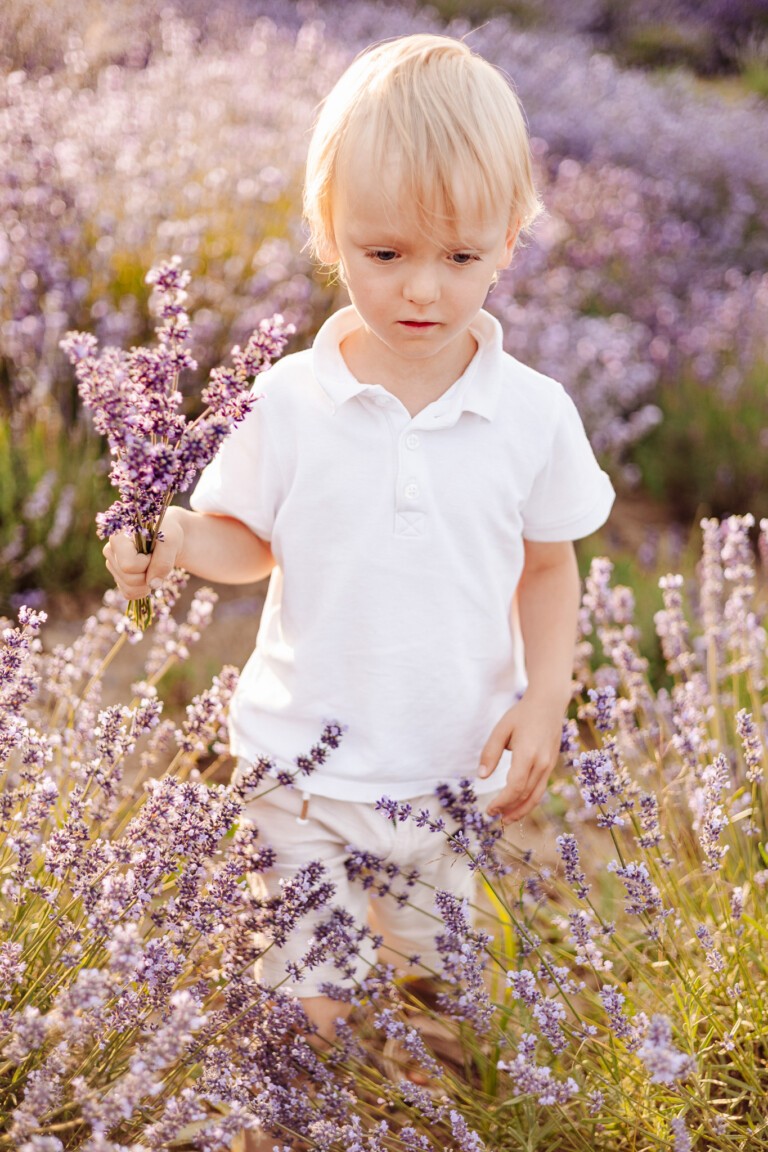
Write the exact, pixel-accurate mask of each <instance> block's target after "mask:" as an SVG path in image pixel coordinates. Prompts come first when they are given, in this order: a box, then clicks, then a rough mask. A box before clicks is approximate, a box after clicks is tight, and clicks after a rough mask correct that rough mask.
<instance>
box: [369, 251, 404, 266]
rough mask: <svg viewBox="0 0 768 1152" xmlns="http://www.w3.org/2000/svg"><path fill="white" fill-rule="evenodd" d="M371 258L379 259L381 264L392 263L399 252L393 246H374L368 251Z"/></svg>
mask: <svg viewBox="0 0 768 1152" xmlns="http://www.w3.org/2000/svg"><path fill="white" fill-rule="evenodd" d="M366 256H368V257H369V258H370V259H371V260H378V261H379V262H380V263H381V264H391V263H392V261H393V260H394V259H396V257H397V252H394V251H393V250H392V249H391V248H373V249H372V250H371V251H370V252H366Z"/></svg>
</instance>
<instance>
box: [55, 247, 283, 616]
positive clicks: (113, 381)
mask: <svg viewBox="0 0 768 1152" xmlns="http://www.w3.org/2000/svg"><path fill="white" fill-rule="evenodd" d="M180 265H181V259H180V257H173V259H171V260H170V261H168V262H166V263H164V264H161V265H160V267H159V268H156V269H153V270H152V271H151V272H149V273H148V275H147V283H149V284H153V285H154V286H155V289H156V297H157V308H158V312H159V317H160V321H161V323H160V324H159V325H158V327H157V329H156V331H157V336H158V344H157V346H156V347H155V348H144V347H140V348H132V349H131V351H130V352H128V353H126V352H123V351H122V350H121V349H119V348H106V349H104V350H102V352H101V355H97V354H96V349H97V346H98V342H97V340H96V338H95V337H94V336H92V335H90V334H89V333H84V332H70V333H68V335H67V336H66V337H65V338H64V340H62V342H61V346H62V348H63V350H64V351H65V352H66V353H67V355H68V356H69V358H70V360H71V361H72V363H73V364H74V365H75V374H76V376H77V381H78V390H79V393H80V398H81V400H82V402H83V404H84V405H85V407H86V408H88V409H89V410H90V411H91V413H92V415H93V423H94V427H95V428H96V430H97V431H98V432H99V433H101V435H103V436H105V437H106V438H107V442H108V444H109V451H110V453H111V455H112V461H113V462H112V471H111V473H110V479H111V480H112V483H113V484H114V485H115V487H116V488H117V489H118V491H119V493H120V498H119V500H116V501H115V503H114V504H113V505H112V507H111V508H109V509H108V511H106V512H103V513H100V514H99V515H98V516H97V518H96V523H97V531H98V534H99V536H101V537H102V539H109V537H110V536H113V535H114V534H115V533H116V532H125V533H127V534H129V535H131V536H132V537H133V539H134V541H135V544H136V548H137V550H138V551H139V552H143V553H145V554H147V553H150V552H152V550H153V548H154V546H155V542H156V540H158V539H162V536H161V530H162V523H163V517H164V516H165V513H166V511H167V509H168V507H169V505H170V503H171V501H172V499H173V497H174V496H175V494H176V493H177V492H185V491H186V490H187V488H189V486H190V484H191V483H192V481H193V480H194V478H195V476H196V474H197V472H198V471H199V470H200V469H201V468H204V467H205V465H206V464H208V463H209V462H210V461H211V460H212V459H213V457H214V455H215V454H216V451H217V450H218V448H219V446H220V444H221V443H222V441H223V440H224V438H225V437H226V436H227V435H228V434H229V432H230V431H231V430H232V428H233V427H234V426H235V425H236V424H239V423H240V422H241V421H242V420H243V419H244V418H245V417H246V416H247V414H248V413H249V412H250V410H251V409H252V407H253V405H254V404H255V403H256V401H257V400H258V394H257V393H256V392H254V391H253V390H249V381H250V380H252V379H253V378H254V377H255V376H257V375H258V374H259V373H260V372H263V371H264V369H265V368H268V367H269V365H270V363H271V362H272V360H274V359H275V358H276V357H277V356H279V355H280V353H281V352H282V350H283V348H284V347H285V344H286V341H287V340H288V337H289V336H290V335H291V333H292V332H293V328H292V327H291V325H286V324H284V322H283V318H282V317H281V316H278V315H275V316H273V317H272V319H271V320H263V321H262V322H261V323H260V325H259V327H258V329H257V330H256V331H255V332H254V333H253V335H252V336H251V338H250V339H249V341H248V343H247V344H246V346H245V348H244V349H241V348H240V347H239V346H236V347H235V348H233V349H232V367H229V368H226V367H219V368H216V369H214V370H213V372H212V373H211V377H210V381H209V383H208V385H207V386H206V388H205V389H204V390H203V393H202V399H203V403H204V404H205V405H206V407H205V410H204V411H203V412H202V413H201V415H199V416H198V417H197V418H196V419H195V420H193V421H191V422H188V421H187V420H186V418H185V416H184V415H183V414H182V412H181V411H180V408H181V405H182V401H183V396H182V393H181V392H180V391H179V387H178V385H179V376H180V374H181V373H182V372H183V371H184V370H185V369H193V368H195V367H196V364H195V361H194V360H193V359H192V356H191V354H190V352H189V350H188V348H186V347H185V343H186V339H187V336H188V334H189V317H188V316H187V313H186V312H185V311H184V301H185V299H186V295H187V293H186V286H187V284H188V283H189V273H188V272H185V271H182V269H181V267H180ZM128 611H129V613H130V615H131V618H132V619H133V621H134V622H135V623H136V624H137V625H138V626H139V627H140V628H146V627H147V625H148V624H149V623H150V620H151V617H152V613H151V601H150V598H149V597H145V598H144V599H141V600H134V601H132V602H131V604H130V605H129V609H128Z"/></svg>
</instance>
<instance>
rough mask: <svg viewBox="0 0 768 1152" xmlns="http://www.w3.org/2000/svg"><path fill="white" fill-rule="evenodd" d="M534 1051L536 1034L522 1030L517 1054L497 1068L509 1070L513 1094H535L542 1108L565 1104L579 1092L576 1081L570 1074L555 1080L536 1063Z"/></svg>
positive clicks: (502, 1061)
mask: <svg viewBox="0 0 768 1152" xmlns="http://www.w3.org/2000/svg"><path fill="white" fill-rule="evenodd" d="M535 1051H536V1039H535V1037H534V1036H530V1035H529V1034H527V1033H523V1035H522V1037H521V1038H520V1043H519V1046H518V1052H517V1056H515V1058H514V1059H513V1060H511V1061H504V1060H500V1061H499V1063H498V1068H499V1070H500V1071H502V1072H508V1073H509V1075H510V1077H511V1080H512V1090H513V1092H514V1094H515V1095H516V1096H535V1097H536V1098H537V1100H538V1102H539V1104H541V1105H542V1106H544V1107H546V1106H551V1105H553V1104H567V1103H568V1101H569V1100H570V1099H571V1097H572V1096H573V1095H574V1094H575V1093H576V1092H578V1084H577V1083H576V1081H575V1080H573V1079H572V1078H571V1077H570V1076H569V1077H568V1079H567V1080H556V1079H555V1077H554V1076H553V1075H552V1069H551V1068H549V1067H547V1066H546V1065H543V1066H542V1065H540V1064H537V1063H536V1061H535V1060H534V1058H533V1057H534V1053H535Z"/></svg>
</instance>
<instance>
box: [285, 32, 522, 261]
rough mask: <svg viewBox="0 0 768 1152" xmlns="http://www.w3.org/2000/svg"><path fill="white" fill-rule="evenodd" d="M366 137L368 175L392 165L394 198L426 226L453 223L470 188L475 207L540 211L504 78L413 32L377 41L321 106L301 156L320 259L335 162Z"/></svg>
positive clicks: (328, 245) (437, 39)
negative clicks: (397, 193) (397, 184)
mask: <svg viewBox="0 0 768 1152" xmlns="http://www.w3.org/2000/svg"><path fill="white" fill-rule="evenodd" d="M363 141H365V142H366V143H370V146H371V147H372V150H373V154H372V155H369V154H368V155H366V157H365V162H370V163H372V164H373V165H374V166H375V167H374V168H373V171H381V170H382V166H383V165H384V164H386V162H387V161H388V160H391V159H392V156H393V154H394V155H395V156H396V158H397V160H398V161H399V172H400V174H401V180H402V185H403V186H402V187H401V194H405V195H406V196H407V197H408V198H409V200H410V202H412V203H413V204H414V205H415V206H416V208H417V210H418V212H419V213H420V215H421V216H422V218H424V219H425V220H427V221H428V222H429V223H428V226H432V227H433V226H434V225H435V223H436V222H437V221H438V220H440V221H446V220H447V221H456V220H457V219H458V218H459V215H460V206H461V205H464V204H466V199H464V198H461V199H460V197H462V194H464V195H466V192H467V191H468V192H469V193H470V194H471V195H472V196H473V197H474V201H475V203H476V204H477V206H478V208H479V209H480V210H482V211H488V210H493V211H498V210H499V209H500V208H505V209H506V210H508V212H509V223H510V226H512V227H514V226H515V224H516V223H517V224H519V227H520V228H521V229H522V230H525V229H526V228H528V227H530V225H531V223H532V222H533V220H534V219H535V217H536V216H537V215H538V213H539V211H540V210H541V204H540V201H539V198H538V195H537V193H536V190H535V188H534V185H533V175H532V172H531V156H530V146H529V141H528V132H527V129H526V125H525V121H524V118H523V113H522V109H521V107H520V103H519V101H518V99H517V97H516V96H515V93H514V92H513V91H512V88H511V87H510V85H509V84H508V82H507V81H506V79H505V78H504V76H503V75H502V74H501V73H500V72H499V71H498V70H497V69H496V68H494V67H493V66H492V65H491V64H489V63H488V62H487V61H486V60H484V59H483V58H482V57H481V56H478V55H476V53H474V52H472V51H471V50H470V49H469V48H468V47H467V45H466V44H464V43H463V42H462V41H460V40H453V39H451V38H450V37H447V36H432V35H427V34H422V33H419V34H417V35H414V36H404V37H402V38H400V39H398V40H391V41H387V42H385V43H382V44H378V45H375V46H374V47H373V48H371V49H368V50H367V51H365V52H363V53H362V54H361V55H360V56H358V57H357V58H356V60H355V61H354V62H353V63H352V64H351V65H350V67H349V68H348V69H347V71H346V72H345V73H344V75H343V76H342V77H341V79H340V80H339V81H338V83H337V84H336V85H335V87H334V88H333V89H332V90H331V92H330V94H329V95H328V97H327V98H326V100H325V102H324V103H323V106H322V109H321V111H320V115H319V117H318V120H317V124H316V125H315V130H314V132H313V135H312V140H311V142H310V147H309V155H308V158H307V172H306V182H305V187H304V215H305V218H306V220H307V223H308V224H309V229H310V236H311V240H310V243H311V247H312V249H313V252H314V254H315V255H316V256H317V257H318V258H319V259H321V260H323V259H325V256H324V253H328V252H329V251H332V250H333V249H334V234H333V220H332V207H333V195H334V192H335V191H336V190H337V185H338V182H339V179H340V173H341V167H342V165H346V164H347V163H350V162H351V160H352V155H353V152H354V150H355V147H356V146H357V148H358V149H359V148H360V146H361V144H362V143H363Z"/></svg>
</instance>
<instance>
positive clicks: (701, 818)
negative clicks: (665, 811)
mask: <svg viewBox="0 0 768 1152" xmlns="http://www.w3.org/2000/svg"><path fill="white" fill-rule="evenodd" d="M730 786H731V774H730V769H729V767H728V762H727V760H726V758H725V756H724V755H723V754H722V753H719V754H718V755H717V756H716V757H715V759H714V760H713V762H712V763H711V764H709V765H708V766H707V767H706V768H705V769H704V771H703V773H702V787H701V788H697V789H696V791H695V792H694V794H693V796H692V798H691V807H692V808H693V811H694V821H693V827H694V829H695V830H696V831H697V832H698V835H699V843H700V844H701V847H702V851H703V852H704V855H705V857H706V862H707V867H708V868H709V869H710V871H717V870H718V869H720V868H722V866H723V860H724V858H725V855H726V852H727V851H728V845H727V844H722V843H721V842H720V837H721V835H722V833H723V831H724V829H725V828H726V827H727V826H728V823H729V820H728V816H727V814H726V812H725V809H724V808H723V804H722V799H723V793H724V792H725V790H726V789H727V788H730Z"/></svg>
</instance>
